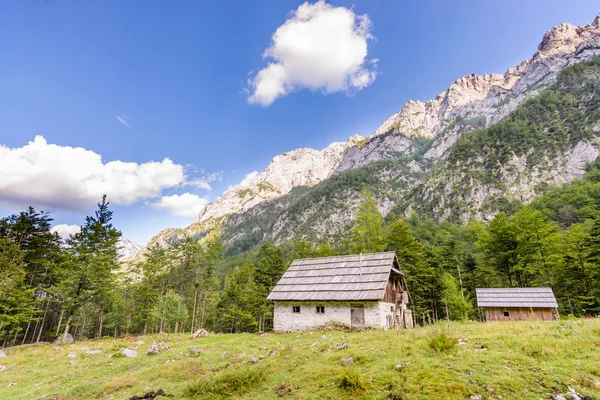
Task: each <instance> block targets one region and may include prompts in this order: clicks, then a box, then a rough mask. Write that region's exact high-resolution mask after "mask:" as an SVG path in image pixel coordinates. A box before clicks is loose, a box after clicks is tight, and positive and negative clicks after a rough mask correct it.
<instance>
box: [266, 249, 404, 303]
mask: <svg viewBox="0 0 600 400" xmlns="http://www.w3.org/2000/svg"><path fill="white" fill-rule="evenodd" d="M395 258H396V253H394V252H393V251H390V252H383V253H370V254H362V256H361V255H358V254H357V255H351V256H335V257H320V258H305V259H301V260H295V261H294V262H293V263H292V265H290V267H289V268H288V270H287V271H286V273H285V274H283V277H282V278H281V279H280V280H279V282H278V283H277V285H276V286H275V288H273V291H272V292H271V294H269V297H267V299H269V300H280V301H285V300H289V301H300V300H301V301H322V300H334V301H335V300H342V301H344V300H345V301H357V300H381V299H383V296H384V294H385V289H386V285H387V282H388V280H389V277H390V273H391V271H392V269H395V268H397V267H398V264H397V261H396V264H395V263H394V262H395ZM395 271H397V272H400V271H399V270H395ZM400 273H401V272H400Z"/></svg>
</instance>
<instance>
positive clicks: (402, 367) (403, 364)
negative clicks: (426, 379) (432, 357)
mask: <svg viewBox="0 0 600 400" xmlns="http://www.w3.org/2000/svg"><path fill="white" fill-rule="evenodd" d="M408 364H410V361H406V362H401V363H400V364H396V369H397V370H398V371H401V370H403V369H404V368H405V367H406V366H407V365H408Z"/></svg>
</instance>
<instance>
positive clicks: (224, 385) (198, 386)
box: [183, 367, 266, 399]
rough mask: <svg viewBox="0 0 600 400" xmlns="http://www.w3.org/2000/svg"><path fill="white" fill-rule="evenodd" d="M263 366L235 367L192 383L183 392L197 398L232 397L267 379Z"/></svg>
mask: <svg viewBox="0 0 600 400" xmlns="http://www.w3.org/2000/svg"><path fill="white" fill-rule="evenodd" d="M265 377H266V374H265V371H264V369H262V368H256V367H254V368H248V367H233V368H232V369H227V370H224V371H223V372H220V373H218V374H215V375H213V376H211V377H208V378H203V379H200V380H197V381H196V382H193V383H190V384H189V385H188V387H187V388H185V390H184V392H183V394H184V396H187V397H195V398H206V399H214V398H230V397H232V396H234V395H241V394H244V393H247V392H249V391H250V390H252V389H254V388H255V387H256V386H258V385H259V384H260V383H261V382H262V381H264V380H265Z"/></svg>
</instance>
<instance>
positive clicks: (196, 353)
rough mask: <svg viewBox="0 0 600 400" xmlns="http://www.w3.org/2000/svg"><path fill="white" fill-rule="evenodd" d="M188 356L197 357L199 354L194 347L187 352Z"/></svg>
mask: <svg viewBox="0 0 600 400" xmlns="http://www.w3.org/2000/svg"><path fill="white" fill-rule="evenodd" d="M188 354H189V355H191V356H197V355H198V354H200V350H198V348H197V347H196V346H192V347H190V349H189V350H188Z"/></svg>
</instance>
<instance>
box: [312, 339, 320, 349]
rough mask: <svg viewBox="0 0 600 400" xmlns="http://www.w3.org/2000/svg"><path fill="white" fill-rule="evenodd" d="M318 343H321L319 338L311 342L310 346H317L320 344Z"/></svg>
mask: <svg viewBox="0 0 600 400" xmlns="http://www.w3.org/2000/svg"><path fill="white" fill-rule="evenodd" d="M318 345H319V341H318V340H317V341H315V342H313V344H311V345H310V347H315V346H318Z"/></svg>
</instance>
